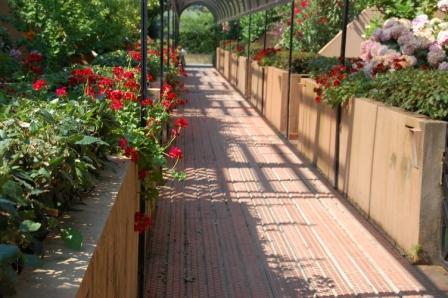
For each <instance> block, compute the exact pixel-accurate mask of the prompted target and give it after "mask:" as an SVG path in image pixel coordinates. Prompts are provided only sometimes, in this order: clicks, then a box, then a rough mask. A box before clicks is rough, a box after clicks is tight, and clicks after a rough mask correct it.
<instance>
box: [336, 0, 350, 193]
mask: <svg viewBox="0 0 448 298" xmlns="http://www.w3.org/2000/svg"><path fill="white" fill-rule="evenodd" d="M349 10H350V1H349V0H344V12H343V13H344V15H343V19H342V36H341V56H340V61H341V63H342V64H345V57H346V53H345V52H346V49H347V25H348V14H349ZM341 121H342V107H341V105H340V104H339V105H338V106H337V108H336V141H335V146H336V148H335V150H334V155H335V164H334V187H335V188H336V189H338V188H339V167H340V165H339V155H340V151H341Z"/></svg>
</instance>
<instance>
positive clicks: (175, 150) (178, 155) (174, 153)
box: [168, 146, 184, 159]
mask: <svg viewBox="0 0 448 298" xmlns="http://www.w3.org/2000/svg"><path fill="white" fill-rule="evenodd" d="M168 156H169V157H170V158H172V159H182V158H183V157H184V153H183V152H182V150H181V149H180V148H179V147H176V146H173V147H171V149H170V151H168Z"/></svg>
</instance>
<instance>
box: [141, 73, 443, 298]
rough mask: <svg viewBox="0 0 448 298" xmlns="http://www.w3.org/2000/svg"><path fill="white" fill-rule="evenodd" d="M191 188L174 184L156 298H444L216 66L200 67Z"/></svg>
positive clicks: (165, 215)
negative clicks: (294, 148)
mask: <svg viewBox="0 0 448 298" xmlns="http://www.w3.org/2000/svg"><path fill="white" fill-rule="evenodd" d="M187 87H189V89H190V93H189V94H187V96H188V100H189V103H188V104H187V106H186V107H185V108H184V110H183V111H181V112H180V113H181V114H182V116H184V117H186V118H187V119H188V120H189V123H190V127H189V128H188V129H186V131H185V135H184V136H183V137H182V138H181V139H180V140H179V143H178V144H179V146H180V147H181V148H184V155H185V157H184V159H183V160H182V164H181V168H183V169H185V170H186V172H187V174H188V179H187V180H186V181H184V182H172V183H170V184H169V185H167V186H166V187H165V188H164V190H163V192H162V196H161V199H160V201H159V204H158V212H157V217H156V222H155V226H154V233H153V236H152V239H151V247H150V252H148V258H147V261H146V262H147V275H146V276H147V279H146V296H147V297H244V298H246V297H256V298H258V297H441V296H440V295H439V294H437V293H436V292H435V291H434V290H432V286H431V285H430V284H429V282H428V281H426V280H425V278H424V277H423V275H421V274H420V273H419V272H418V271H417V270H416V269H415V268H414V267H413V266H411V265H410V264H409V263H408V262H407V261H406V260H405V259H404V258H403V257H401V256H400V255H399V254H398V253H397V251H396V250H395V249H394V248H393V247H392V246H391V245H390V244H389V243H388V242H387V241H386V240H385V239H384V237H383V236H382V235H381V234H380V233H378V232H377V231H376V230H375V229H374V228H373V227H372V226H371V224H369V223H368V222H367V221H366V220H365V219H364V218H363V217H362V216H361V215H359V214H358V212H357V211H356V210H355V209H354V208H353V207H351V206H350V204H349V203H347V201H346V200H345V199H342V198H340V197H339V196H338V195H336V194H335V192H334V191H333V190H332V188H331V186H329V185H327V184H326V183H324V182H323V181H322V179H320V178H319V176H318V175H317V174H316V172H315V170H314V169H313V168H311V167H310V166H309V165H308V164H307V163H306V162H305V161H304V160H302V159H301V158H300V157H298V156H297V155H296V154H295V153H294V152H293V151H292V150H291V149H290V148H289V147H288V145H287V144H285V143H284V141H283V140H282V139H281V138H280V137H279V136H278V135H277V134H276V133H275V132H274V131H273V130H272V129H271V128H270V127H269V126H268V125H267V124H266V123H265V121H264V120H263V118H262V117H260V116H259V115H258V114H257V113H256V111H255V110H254V109H253V108H252V107H251V106H250V105H249V104H248V103H247V102H246V101H245V100H244V99H243V98H242V97H241V95H240V94H239V93H237V92H236V91H235V90H234V89H233V88H232V87H231V86H230V85H229V84H228V83H227V82H226V81H225V80H224V79H223V78H222V77H221V76H220V75H219V74H218V72H217V71H216V70H215V69H213V68H200V67H197V68H190V69H189V78H188V79H187Z"/></svg>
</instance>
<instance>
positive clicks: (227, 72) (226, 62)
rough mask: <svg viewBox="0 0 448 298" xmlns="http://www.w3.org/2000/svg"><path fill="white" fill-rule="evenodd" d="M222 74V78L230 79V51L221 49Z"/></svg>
mask: <svg viewBox="0 0 448 298" xmlns="http://www.w3.org/2000/svg"><path fill="white" fill-rule="evenodd" d="M223 52H224V55H223V61H222V62H223V76H224V78H225V79H226V80H227V81H229V79H230V52H229V51H223Z"/></svg>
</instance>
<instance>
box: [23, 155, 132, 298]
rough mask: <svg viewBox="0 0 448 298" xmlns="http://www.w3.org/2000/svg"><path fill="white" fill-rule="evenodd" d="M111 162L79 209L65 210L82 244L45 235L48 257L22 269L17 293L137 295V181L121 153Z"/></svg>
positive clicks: (74, 295) (129, 164) (90, 295)
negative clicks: (74, 245) (77, 245)
mask: <svg viewBox="0 0 448 298" xmlns="http://www.w3.org/2000/svg"><path fill="white" fill-rule="evenodd" d="M113 163H114V166H115V168H114V170H112V171H107V172H104V173H102V177H103V178H102V179H101V180H100V181H98V183H97V184H96V187H95V191H93V192H92V193H91V194H89V195H88V196H87V197H86V198H84V200H83V201H84V205H82V206H80V207H78V208H77V209H78V212H70V213H69V214H67V215H66V216H65V217H66V220H70V223H71V225H72V226H73V227H75V228H77V229H78V230H79V231H80V232H81V233H82V234H83V237H84V241H83V242H84V245H83V248H82V250H81V251H74V250H71V249H69V248H65V247H64V245H63V244H62V243H61V240H60V239H58V238H51V237H50V238H48V239H47V240H46V243H45V246H46V247H47V249H48V250H49V252H50V253H49V254H48V257H46V258H45V262H44V263H43V264H42V266H41V267H40V268H38V269H36V270H31V269H26V270H25V271H24V272H23V273H22V274H21V276H20V279H19V284H18V285H17V292H18V293H17V297H136V296H137V281H138V278H137V272H138V270H137V265H138V264H137V259H138V249H137V246H138V233H136V232H134V214H135V212H137V211H138V210H139V206H138V204H139V185H140V183H139V180H138V174H137V167H136V164H135V163H133V162H130V161H128V160H124V159H115V160H114V161H113ZM81 209H82V210H81ZM79 211H82V212H79Z"/></svg>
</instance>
